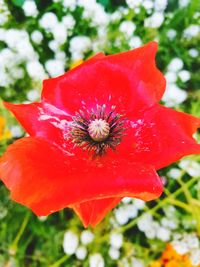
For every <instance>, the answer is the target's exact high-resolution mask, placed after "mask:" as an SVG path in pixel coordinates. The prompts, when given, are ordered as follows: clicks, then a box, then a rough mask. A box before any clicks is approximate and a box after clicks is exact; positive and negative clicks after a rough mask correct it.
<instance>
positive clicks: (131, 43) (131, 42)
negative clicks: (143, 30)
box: [128, 36, 142, 48]
mask: <svg viewBox="0 0 200 267" xmlns="http://www.w3.org/2000/svg"><path fill="white" fill-rule="evenodd" d="M128 44H129V46H130V48H137V47H140V46H141V45H142V40H141V39H140V37H139V36H133V37H132V38H131V39H130V40H129V42H128Z"/></svg>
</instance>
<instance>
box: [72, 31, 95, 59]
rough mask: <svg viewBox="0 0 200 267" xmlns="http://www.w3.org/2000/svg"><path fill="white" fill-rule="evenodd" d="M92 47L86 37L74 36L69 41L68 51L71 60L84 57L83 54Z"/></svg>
mask: <svg viewBox="0 0 200 267" xmlns="http://www.w3.org/2000/svg"><path fill="white" fill-rule="evenodd" d="M91 47H92V42H91V40H90V38H89V37H87V36H75V37H73V38H72V39H71V40H70V45H69V51H70V52H71V54H72V60H73V61H75V60H79V59H80V58H83V57H84V53H85V52H87V51H89V50H90V49H91Z"/></svg>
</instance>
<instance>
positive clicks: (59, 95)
mask: <svg viewBox="0 0 200 267" xmlns="http://www.w3.org/2000/svg"><path fill="white" fill-rule="evenodd" d="M156 50H157V44H156V43H154V42H152V43H149V44H147V45H145V46H143V47H141V48H138V49H135V50H132V51H129V52H125V53H120V54H116V55H112V56H107V57H97V58H93V59H92V60H89V61H86V62H84V63H83V64H81V65H80V66H79V67H77V68H75V69H73V70H71V71H68V72H67V73H65V74H64V75H62V76H60V77H58V78H53V79H48V80H45V81H44V89H43V93H42V98H43V101H46V102H48V103H51V104H53V105H55V106H56V107H59V108H60V109H63V110H68V111H69V112H72V113H74V112H76V111H77V110H79V109H82V108H83V109H84V108H87V109H88V108H91V107H94V106H95V105H96V104H99V105H102V104H108V105H109V106H112V105H116V106H117V107H118V109H119V110H120V111H121V112H127V111H130V110H131V111H132V110H134V111H137V109H138V108H141V107H143V106H144V105H152V104H153V103H155V101H158V100H160V98H161V96H162V95H163V92H164V88H165V79H164V76H163V75H162V74H161V73H160V71H159V70H158V69H157V68H156V66H155V59H154V57H155V53H156Z"/></svg>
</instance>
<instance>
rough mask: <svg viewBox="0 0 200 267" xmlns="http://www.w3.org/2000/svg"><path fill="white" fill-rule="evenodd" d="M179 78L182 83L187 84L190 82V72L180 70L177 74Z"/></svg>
mask: <svg viewBox="0 0 200 267" xmlns="http://www.w3.org/2000/svg"><path fill="white" fill-rule="evenodd" d="M178 76H179V78H180V79H181V81H182V82H187V81H189V80H190V77H191V75H190V72H189V71H188V70H181V71H180V72H179V73H178Z"/></svg>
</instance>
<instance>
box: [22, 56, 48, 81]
mask: <svg viewBox="0 0 200 267" xmlns="http://www.w3.org/2000/svg"><path fill="white" fill-rule="evenodd" d="M26 70H27V72H28V74H29V76H30V77H31V78H33V79H36V80H39V81H40V80H43V79H44V78H45V77H46V74H45V71H44V68H43V66H42V64H41V63H40V62H39V61H36V60H35V61H29V62H27V64H26Z"/></svg>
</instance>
